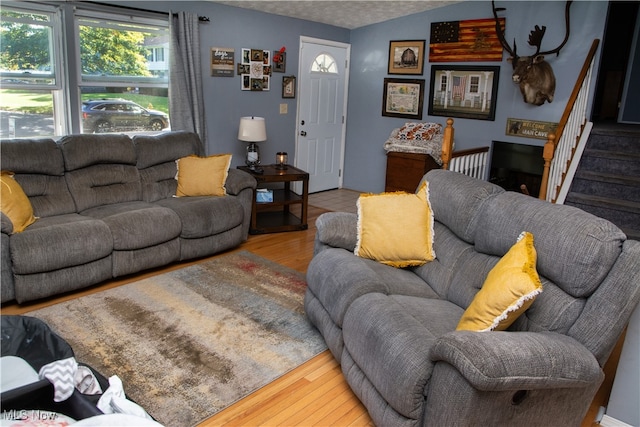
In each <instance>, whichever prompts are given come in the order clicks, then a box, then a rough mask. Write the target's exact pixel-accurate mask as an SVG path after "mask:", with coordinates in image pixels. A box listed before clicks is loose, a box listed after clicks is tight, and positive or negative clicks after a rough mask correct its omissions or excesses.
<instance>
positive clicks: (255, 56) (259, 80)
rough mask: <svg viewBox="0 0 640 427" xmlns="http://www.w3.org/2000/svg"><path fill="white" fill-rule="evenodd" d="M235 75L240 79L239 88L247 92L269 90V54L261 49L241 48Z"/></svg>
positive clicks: (270, 70)
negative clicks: (239, 60)
mask: <svg viewBox="0 0 640 427" xmlns="http://www.w3.org/2000/svg"><path fill="white" fill-rule="evenodd" d="M241 61H242V62H239V63H238V70H237V73H238V75H239V76H240V77H241V79H240V88H241V89H242V90H249V91H254V92H255V91H258V92H259V91H267V90H270V89H271V74H272V67H271V52H270V51H268V50H262V49H249V48H242V56H241Z"/></svg>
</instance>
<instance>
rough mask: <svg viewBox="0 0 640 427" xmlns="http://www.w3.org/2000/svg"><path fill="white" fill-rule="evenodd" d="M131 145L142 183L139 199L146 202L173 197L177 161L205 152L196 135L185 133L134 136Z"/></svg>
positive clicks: (175, 184) (175, 186)
mask: <svg viewBox="0 0 640 427" xmlns="http://www.w3.org/2000/svg"><path fill="white" fill-rule="evenodd" d="M133 145H134V148H135V150H136V154H137V159H138V161H137V164H136V167H137V168H138V170H139V171H140V180H141V181H142V200H144V201H146V202H155V201H157V200H160V199H166V198H167V197H173V196H174V195H175V194H176V188H177V181H176V179H175V177H176V173H177V168H176V160H177V159H180V158H182V157H186V156H190V155H202V153H203V152H204V149H203V147H202V143H201V142H200V138H199V137H198V135H197V134H195V133H193V132H185V131H177V132H165V133H161V134H158V135H153V136H151V135H136V136H134V137H133Z"/></svg>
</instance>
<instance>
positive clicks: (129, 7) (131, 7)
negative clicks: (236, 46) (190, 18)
mask: <svg viewBox="0 0 640 427" xmlns="http://www.w3.org/2000/svg"><path fill="white" fill-rule="evenodd" d="M86 3H92V4H96V5H100V6H109V7H117V8H120V9H127V10H136V11H138V12H146V13H159V14H162V15H169V12H161V11H158V10H149V9H142V8H139V7H133V6H121V5H114V4H109V3H100V2H97V1H88V2H86ZM176 15H177V14H176V13H174V14H173V16H176ZM198 21H200V22H209V21H211V20H210V19H209V17H208V16H200V15H198Z"/></svg>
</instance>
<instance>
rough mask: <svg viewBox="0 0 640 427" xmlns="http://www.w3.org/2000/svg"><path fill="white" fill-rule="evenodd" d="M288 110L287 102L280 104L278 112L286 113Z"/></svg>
mask: <svg viewBox="0 0 640 427" xmlns="http://www.w3.org/2000/svg"><path fill="white" fill-rule="evenodd" d="M288 111H289V104H280V114H287V112H288Z"/></svg>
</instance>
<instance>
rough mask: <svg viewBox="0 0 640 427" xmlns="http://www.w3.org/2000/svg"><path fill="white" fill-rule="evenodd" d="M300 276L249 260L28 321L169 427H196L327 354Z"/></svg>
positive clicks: (155, 281) (135, 286) (187, 271)
mask: <svg viewBox="0 0 640 427" xmlns="http://www.w3.org/2000/svg"><path fill="white" fill-rule="evenodd" d="M305 289H306V283H305V281H304V276H303V275H302V274H301V273H298V272H296V271H294V270H291V269H289V268H287V267H283V266H281V265H278V264H275V263H273V262H271V261H268V260H266V259H264V258H261V257H259V256H257V255H254V254H252V253H250V252H247V251H241V252H235V253H231V254H228V255H222V256H220V257H216V258H213V259H211V260H207V261H204V262H202V263H199V264H196V265H192V266H189V267H186V268H183V269H179V270H175V271H172V272H169V273H165V274H161V275H158V276H155V277H151V278H147V279H144V280H140V281H138V282H134V283H131V284H128V285H124V286H121V287H118V288H115V289H110V290H107V291H103V292H100V293H96V294H93V295H88V296H84V297H81V298H78V299H75V300H72V301H68V302H63V303H60V304H56V305H54V306H51V307H47V308H44V309H40V310H36V311H33V312H30V313H28V315H29V316H34V317H37V318H39V319H42V320H44V321H45V322H47V323H48V324H49V325H50V326H51V328H52V329H53V330H54V331H55V332H57V333H58V334H59V335H60V336H61V337H63V338H64V339H65V340H66V341H67V342H69V344H70V345H71V347H72V348H73V350H74V352H75V355H76V359H77V360H78V361H79V362H83V363H87V364H89V365H91V366H92V367H94V368H95V369H96V370H98V371H99V372H101V373H102V374H103V375H104V376H105V377H110V376H112V375H118V376H119V377H120V378H121V379H122V381H123V383H124V389H125V392H126V393H127V395H128V396H129V397H130V398H131V399H133V400H134V401H136V402H137V403H138V404H140V405H141V406H143V407H144V408H145V409H146V410H147V411H148V412H149V413H150V414H151V415H152V416H153V417H154V418H155V419H156V420H157V421H158V422H160V423H162V424H164V425H166V426H172V427H173V426H192V425H196V424H198V423H199V422H201V421H203V420H204V419H206V418H208V417H210V416H211V415H213V414H215V413H216V412H218V411H220V410H221V409H224V408H225V407H227V406H229V405H231V404H233V403H234V402H236V401H237V400H239V399H241V398H243V397H245V396H247V395H248V394H250V393H251V392H253V391H255V390H257V389H258V388H260V387H262V386H264V385H266V384H268V383H269V382H271V381H273V380H275V379H276V378H278V377H280V376H282V375H283V374H285V373H287V372H288V371H290V370H291V369H293V368H295V367H297V366H299V365H301V364H302V363H304V362H306V361H307V360H309V359H311V358H312V357H314V356H315V355H317V354H319V353H320V352H322V351H324V350H325V349H326V348H327V347H326V345H325V343H324V341H323V339H322V337H321V336H320V334H319V333H318V332H317V331H316V330H315V329H314V327H313V326H311V324H310V323H309V322H308V320H307V319H306V317H305V314H304V309H303V299H304V292H305Z"/></svg>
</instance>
